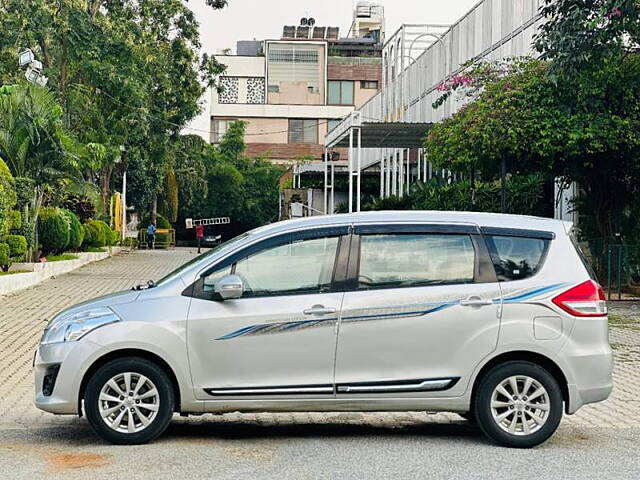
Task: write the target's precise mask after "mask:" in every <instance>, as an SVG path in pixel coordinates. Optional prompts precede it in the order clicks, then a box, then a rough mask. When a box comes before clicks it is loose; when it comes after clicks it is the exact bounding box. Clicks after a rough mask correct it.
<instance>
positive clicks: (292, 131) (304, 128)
mask: <svg viewBox="0 0 640 480" xmlns="http://www.w3.org/2000/svg"><path fill="white" fill-rule="evenodd" d="M289 143H318V120H310V119H304V120H302V119H289Z"/></svg>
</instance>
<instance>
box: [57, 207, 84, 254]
mask: <svg viewBox="0 0 640 480" xmlns="http://www.w3.org/2000/svg"><path fill="white" fill-rule="evenodd" d="M62 214H63V215H64V216H65V217H66V219H67V222H68V223H69V245H67V248H70V249H72V250H77V249H78V248H80V245H82V240H83V239H84V229H83V228H82V224H81V223H80V220H79V219H78V216H77V215H76V214H75V213H73V212H72V211H70V210H62Z"/></svg>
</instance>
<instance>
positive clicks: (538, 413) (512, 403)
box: [491, 375, 551, 436]
mask: <svg viewBox="0 0 640 480" xmlns="http://www.w3.org/2000/svg"><path fill="white" fill-rule="evenodd" d="M550 408H551V403H550V399H549V394H548V393H547V390H546V389H545V388H544V387H543V386H542V384H541V383H540V382H538V381H537V380H535V379H533V378H531V377H529V376H526V375H516V376H511V377H508V378H506V379H505V380H503V381H502V382H500V383H499V384H498V385H497V386H496V387H495V389H494V390H493V393H492V394H491V415H492V417H493V420H494V421H495V422H496V424H497V425H498V426H499V427H500V428H501V429H502V430H503V431H505V432H507V433H509V434H511V435H517V436H526V435H531V434H533V433H535V432H537V431H538V430H540V429H541V428H542V427H543V425H544V424H545V423H546V422H547V419H548V418H549V411H550Z"/></svg>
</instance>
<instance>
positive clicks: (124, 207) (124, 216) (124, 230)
mask: <svg viewBox="0 0 640 480" xmlns="http://www.w3.org/2000/svg"><path fill="white" fill-rule="evenodd" d="M120 154H121V155H120V157H121V161H122V164H123V168H124V171H123V173H122V198H121V199H120V200H121V202H122V206H121V210H122V223H121V225H122V231H121V232H120V233H121V240H122V243H124V240H125V237H126V234H127V154H128V152H127V147H125V146H124V145H120Z"/></svg>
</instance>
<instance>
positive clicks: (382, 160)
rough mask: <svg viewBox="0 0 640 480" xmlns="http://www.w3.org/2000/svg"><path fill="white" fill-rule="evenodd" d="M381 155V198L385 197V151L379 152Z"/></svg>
mask: <svg viewBox="0 0 640 480" xmlns="http://www.w3.org/2000/svg"><path fill="white" fill-rule="evenodd" d="M378 155H379V156H380V198H384V152H383V151H382V150H380V151H379V152H378Z"/></svg>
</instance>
